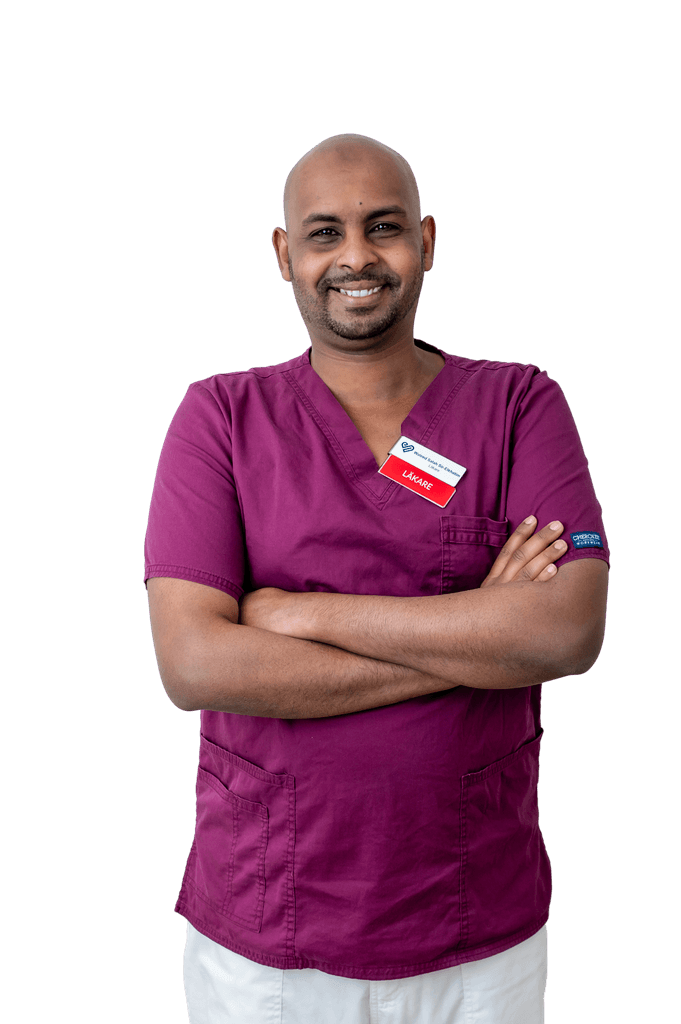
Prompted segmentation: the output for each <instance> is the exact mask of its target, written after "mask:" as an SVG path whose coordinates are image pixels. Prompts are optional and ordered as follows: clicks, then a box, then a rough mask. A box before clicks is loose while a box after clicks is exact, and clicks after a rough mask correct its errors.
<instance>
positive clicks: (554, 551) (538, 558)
mask: <svg viewBox="0 0 681 1024" xmlns="http://www.w3.org/2000/svg"><path fill="white" fill-rule="evenodd" d="M566 551H567V544H566V543H565V541H564V540H557V541H554V543H553V544H551V545H550V546H549V547H548V548H545V549H544V551H541V552H540V553H539V554H538V555H535V557H534V558H532V559H530V561H529V562H527V564H526V565H524V566H523V567H522V569H520V570H519V572H518V573H517V575H516V577H515V578H516V580H530V581H533V580H539V578H540V577H542V582H545V581H546V580H547V579H550V578H551V576H552V575H553V573H552V572H549V573H548V574H547V575H546V570H547V569H549V570H551V569H554V568H555V567H554V565H553V563H554V562H557V561H558V559H559V558H562V556H563V555H564V554H565V552H566Z"/></svg>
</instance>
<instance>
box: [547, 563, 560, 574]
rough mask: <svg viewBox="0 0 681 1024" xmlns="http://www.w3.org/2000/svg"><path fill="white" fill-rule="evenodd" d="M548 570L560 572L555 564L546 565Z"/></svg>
mask: <svg viewBox="0 0 681 1024" xmlns="http://www.w3.org/2000/svg"><path fill="white" fill-rule="evenodd" d="M546 571H547V572H551V573H553V572H558V570H557V569H556V567H555V565H547V566H546Z"/></svg>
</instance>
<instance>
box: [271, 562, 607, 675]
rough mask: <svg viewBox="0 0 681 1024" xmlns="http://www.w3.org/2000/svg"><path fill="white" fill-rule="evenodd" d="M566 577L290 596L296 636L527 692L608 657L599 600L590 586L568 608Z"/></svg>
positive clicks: (566, 570)
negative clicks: (399, 593)
mask: <svg viewBox="0 0 681 1024" xmlns="http://www.w3.org/2000/svg"><path fill="white" fill-rule="evenodd" d="M592 568H593V567H592ZM596 568H597V567H596ZM561 573H563V575H564V578H563V580H562V581H561V585H559V584H558V581H557V580H552V581H550V582H548V583H543V584H535V583H531V582H518V583H512V584H507V585H505V586H503V587H489V588H485V589H481V590H471V591H465V592H462V593H458V594H444V595H440V596H434V597H407V598H394V597H371V596H367V597H364V596H357V595H345V594H319V593H308V594H299V595H290V603H288V605H287V607H286V615H287V618H288V628H289V630H290V632H291V634H292V635H295V636H299V637H305V638H307V639H310V640H317V641H322V642H324V643H327V644H334V645H336V646H338V647H340V648H342V649H344V650H347V651H352V652H354V653H356V654H361V655H364V656H368V657H372V658H379V659H382V660H385V661H392V662H394V663H395V664H398V665H402V666H406V667H410V668H414V669H419V670H420V671H423V672H427V673H429V674H432V675H436V676H438V677H440V678H444V679H448V680H449V681H450V683H451V684H452V685H464V686H473V687H482V688H485V689H496V688H507V687H516V686H528V685H532V684H534V683H539V682H544V681H546V680H548V679H555V678H558V677H560V676H564V675H568V674H575V673H579V672H583V671H586V669H587V668H589V667H590V665H591V664H592V663H593V660H595V657H596V655H597V653H598V650H599V649H600V642H601V639H602V632H600V633H599V631H598V629H597V628H595V627H594V624H596V623H597V622H598V621H599V614H598V613H599V609H598V608H597V607H596V605H597V604H598V595H597V594H596V593H595V592H594V594H593V595H592V596H591V597H590V596H589V591H588V588H587V589H586V590H585V591H584V593H585V594H586V597H584V594H582V599H581V600H580V601H579V602H575V601H572V602H568V601H566V600H565V589H564V588H563V587H562V584H563V583H564V582H565V577H566V576H567V577H569V575H570V567H569V566H566V567H564V568H563V569H562V570H561ZM593 575H594V576H597V575H598V571H597V572H596V573H594V574H593Z"/></svg>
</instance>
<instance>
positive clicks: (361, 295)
mask: <svg viewBox="0 0 681 1024" xmlns="http://www.w3.org/2000/svg"><path fill="white" fill-rule="evenodd" d="M382 287H383V285H382V284H379V286H378V288H363V289H362V290H361V291H354V292H351V291H348V290H347V288H339V289H338V290H339V292H340V293H341V295H351V296H352V298H353V299H363V298H364V296H365V295H375V294H376V292H380V290H381V288H382Z"/></svg>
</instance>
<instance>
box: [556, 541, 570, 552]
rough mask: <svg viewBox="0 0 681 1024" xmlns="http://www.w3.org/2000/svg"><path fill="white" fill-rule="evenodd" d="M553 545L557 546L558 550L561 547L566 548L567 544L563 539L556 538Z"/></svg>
mask: <svg viewBox="0 0 681 1024" xmlns="http://www.w3.org/2000/svg"><path fill="white" fill-rule="evenodd" d="M553 546H554V548H558V550H559V551H560V549H561V548H566V547H567V544H566V543H565V541H564V540H557V541H556V543H555V544H554V545H553Z"/></svg>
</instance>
